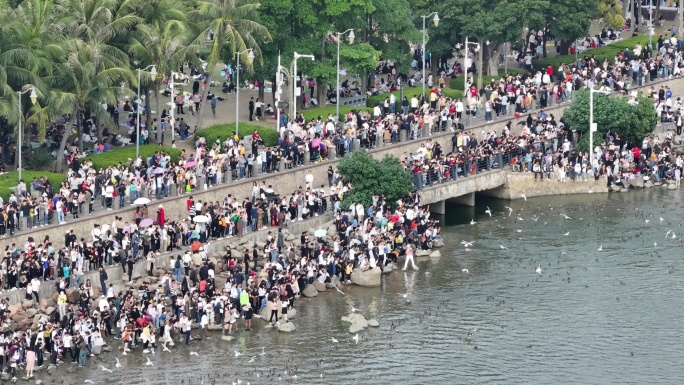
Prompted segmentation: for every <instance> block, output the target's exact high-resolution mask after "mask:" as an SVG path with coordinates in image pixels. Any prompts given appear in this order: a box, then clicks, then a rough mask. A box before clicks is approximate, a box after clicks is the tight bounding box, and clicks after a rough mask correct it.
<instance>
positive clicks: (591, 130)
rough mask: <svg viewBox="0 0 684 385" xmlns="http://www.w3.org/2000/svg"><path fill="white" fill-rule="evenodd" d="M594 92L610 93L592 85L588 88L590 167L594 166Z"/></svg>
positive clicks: (595, 127) (595, 128)
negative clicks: (596, 88)
mask: <svg viewBox="0 0 684 385" xmlns="http://www.w3.org/2000/svg"><path fill="white" fill-rule="evenodd" d="M594 92H598V93H601V94H604V95H608V94H610V92H608V91H601V90H595V89H594V86H593V85H592V86H591V88H589V164H590V165H591V167H594V131H596V130H597V125H596V123H594Z"/></svg>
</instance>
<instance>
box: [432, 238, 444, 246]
mask: <svg viewBox="0 0 684 385" xmlns="http://www.w3.org/2000/svg"><path fill="white" fill-rule="evenodd" d="M432 247H444V240H443V239H442V238H437V239H433V240H432Z"/></svg>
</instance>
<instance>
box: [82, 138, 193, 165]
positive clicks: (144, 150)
mask: <svg viewBox="0 0 684 385" xmlns="http://www.w3.org/2000/svg"><path fill="white" fill-rule="evenodd" d="M158 151H165V152H167V153H169V154H171V160H172V161H174V162H176V161H178V158H179V157H180V154H181V151H180V150H179V149H177V148H171V147H162V146H158V145H153V144H150V145H143V146H140V155H142V157H143V159H147V158H149V157H151V156H152V155H154V153H155V152H158ZM129 159H130V160H132V161H133V160H135V144H134V145H129V146H126V147H114V148H113V149H112V150H111V151H109V152H105V153H102V154H93V155H88V156H86V157H85V158H83V159H82V160H81V162H83V161H91V162H93V168H95V169H96V170H99V169H100V168H107V166H109V165H117V164H119V162H121V163H122V164H124V165H125V164H127V162H128V160H129Z"/></svg>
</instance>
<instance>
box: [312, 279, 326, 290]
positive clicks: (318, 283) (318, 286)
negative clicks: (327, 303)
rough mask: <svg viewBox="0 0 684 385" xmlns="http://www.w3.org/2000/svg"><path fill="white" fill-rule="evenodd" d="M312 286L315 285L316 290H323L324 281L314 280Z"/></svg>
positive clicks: (324, 288)
mask: <svg viewBox="0 0 684 385" xmlns="http://www.w3.org/2000/svg"><path fill="white" fill-rule="evenodd" d="M313 287H315V288H316V290H318V291H325V290H326V287H325V283H324V282H321V281H319V280H315V281H314V283H313Z"/></svg>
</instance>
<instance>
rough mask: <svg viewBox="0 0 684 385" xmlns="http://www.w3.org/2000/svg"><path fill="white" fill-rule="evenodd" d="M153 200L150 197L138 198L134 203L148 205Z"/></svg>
mask: <svg viewBox="0 0 684 385" xmlns="http://www.w3.org/2000/svg"><path fill="white" fill-rule="evenodd" d="M150 202H151V201H150V200H149V199H148V198H138V199H136V200H134V201H133V204H134V205H146V204H148V203H150Z"/></svg>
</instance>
